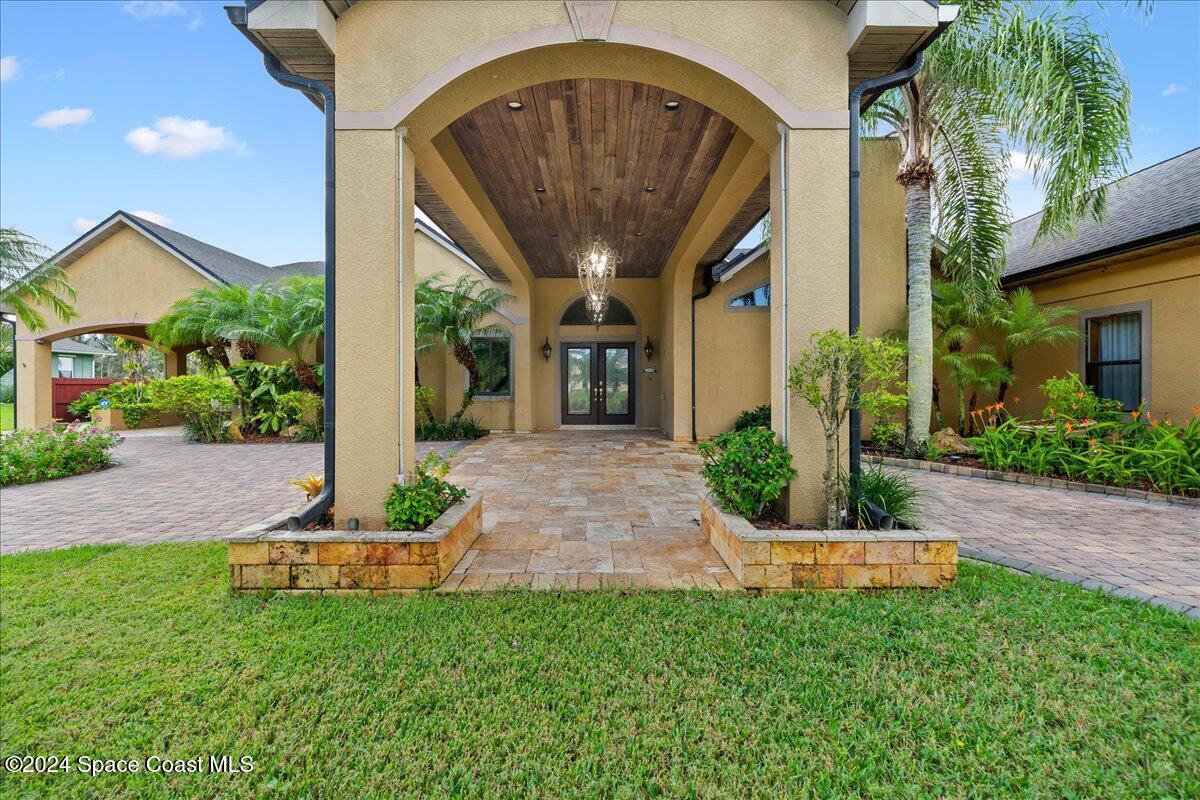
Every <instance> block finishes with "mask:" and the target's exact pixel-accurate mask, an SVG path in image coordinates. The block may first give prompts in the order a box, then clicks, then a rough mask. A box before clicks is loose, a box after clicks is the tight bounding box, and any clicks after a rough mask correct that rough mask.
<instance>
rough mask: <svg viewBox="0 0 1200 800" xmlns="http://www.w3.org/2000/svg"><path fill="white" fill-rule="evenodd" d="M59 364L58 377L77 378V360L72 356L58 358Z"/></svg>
mask: <svg viewBox="0 0 1200 800" xmlns="http://www.w3.org/2000/svg"><path fill="white" fill-rule="evenodd" d="M56 360H57V362H58V377H60V378H74V377H75V359H74V357H72V356H56Z"/></svg>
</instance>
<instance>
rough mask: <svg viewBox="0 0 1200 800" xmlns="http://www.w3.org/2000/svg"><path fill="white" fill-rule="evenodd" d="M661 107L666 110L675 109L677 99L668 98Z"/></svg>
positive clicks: (677, 106)
mask: <svg viewBox="0 0 1200 800" xmlns="http://www.w3.org/2000/svg"><path fill="white" fill-rule="evenodd" d="M663 108H665V109H666V110H667V111H675V110H676V109H678V108H679V101H678V100H668V101H667V102H665V103H663Z"/></svg>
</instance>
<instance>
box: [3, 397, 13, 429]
mask: <svg viewBox="0 0 1200 800" xmlns="http://www.w3.org/2000/svg"><path fill="white" fill-rule="evenodd" d="M12 429H13V404H12V403H0V431H11V430H12Z"/></svg>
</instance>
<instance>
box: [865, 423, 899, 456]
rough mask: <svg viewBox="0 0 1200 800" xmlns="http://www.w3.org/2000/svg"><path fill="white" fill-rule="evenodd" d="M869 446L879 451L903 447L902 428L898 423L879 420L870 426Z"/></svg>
mask: <svg viewBox="0 0 1200 800" xmlns="http://www.w3.org/2000/svg"><path fill="white" fill-rule="evenodd" d="M871 444H873V445H875V446H876V447H878V448H879V449H880V450H888V449H892V448H897V447H903V446H904V426H903V425H901V424H900V423H899V422H884V421H883V420H879V421H878V422H876V423H875V424H874V425H872V426H871Z"/></svg>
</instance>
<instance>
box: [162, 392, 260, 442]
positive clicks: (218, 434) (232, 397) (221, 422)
mask: <svg viewBox="0 0 1200 800" xmlns="http://www.w3.org/2000/svg"><path fill="white" fill-rule="evenodd" d="M148 394H149V396H150V402H152V403H153V404H154V405H155V406H156V407H157V408H158V409H160V410H162V411H165V412H167V413H170V414H174V415H176V416H177V417H179V419H180V420H181V421H182V423H183V430H184V433H185V434H186V435H187V437H188V438H189V439H192V440H193V441H197V442H209V443H210V442H225V441H229V439H230V438H231V434H230V431H229V428H230V425H231V423H232V421H233V408H234V405H235V404H236V403H237V399H238V393H237V389H236V388H234V386H233V384H231V383H229V382H228V381H224V380H221V379H218V378H207V377H204V376H203V375H181V376H179V377H177V378H167V379H166V380H162V381H154V382H153V383H151V384H150V385H149V387H148Z"/></svg>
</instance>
